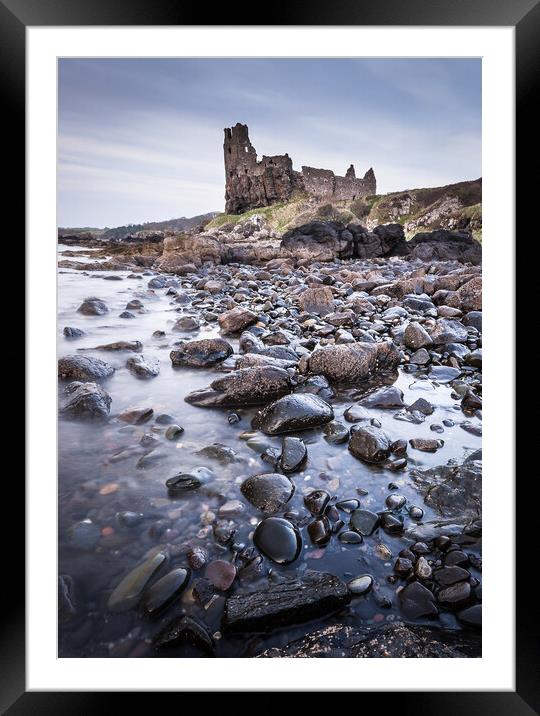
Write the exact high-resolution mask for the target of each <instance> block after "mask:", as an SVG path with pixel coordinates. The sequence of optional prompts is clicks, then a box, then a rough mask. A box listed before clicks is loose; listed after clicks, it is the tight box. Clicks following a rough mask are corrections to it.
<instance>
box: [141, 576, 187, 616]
mask: <svg viewBox="0 0 540 716" xmlns="http://www.w3.org/2000/svg"><path fill="white" fill-rule="evenodd" d="M190 574H191V570H189V569H185V568H184V567H179V568H178V569H173V570H172V571H171V572H169V573H168V574H166V575H165V576H164V577H161V579H158V581H157V582H155V583H154V584H153V585H152V586H151V587H150V588H149V589H148V590H147V591H146V594H145V596H144V600H143V604H144V610H145V611H146V612H147V613H148V614H154V613H155V612H158V611H160V610H161V609H163V608H164V607H166V606H167V605H168V604H170V603H171V602H172V601H173V600H174V599H176V597H178V596H179V595H180V594H181V593H182V592H183V591H184V589H185V588H186V587H187V584H188V582H189V578H190Z"/></svg>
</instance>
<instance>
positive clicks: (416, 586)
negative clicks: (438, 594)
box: [399, 582, 439, 619]
mask: <svg viewBox="0 0 540 716" xmlns="http://www.w3.org/2000/svg"><path fill="white" fill-rule="evenodd" d="M399 603H400V608H401V611H402V612H403V614H404V615H405V616H406V617H407V618H409V619H418V618H419V617H436V616H437V614H438V613H439V612H438V609H437V607H436V605H435V598H434V596H433V594H432V593H431V592H430V591H429V589H427V587H424V586H423V585H422V584H420V583H419V582H412V583H411V584H408V585H407V586H406V587H405V588H404V589H402V590H401V591H400V592H399Z"/></svg>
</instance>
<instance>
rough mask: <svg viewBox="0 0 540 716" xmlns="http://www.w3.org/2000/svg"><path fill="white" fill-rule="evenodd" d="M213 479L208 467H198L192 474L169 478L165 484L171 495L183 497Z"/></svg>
mask: <svg viewBox="0 0 540 716" xmlns="http://www.w3.org/2000/svg"><path fill="white" fill-rule="evenodd" d="M212 477H213V473H212V472H211V470H208V468H206V467H198V468H196V469H195V470H192V472H190V473H180V474H179V475H174V477H169V479H168V480H167V481H166V482H165V485H166V487H167V490H168V491H169V494H170V495H182V494H184V493H185V492H190V491H191V490H197V489H198V488H199V487H200V486H201V485H203V484H205V483H206V482H208V481H209V480H211V479H212Z"/></svg>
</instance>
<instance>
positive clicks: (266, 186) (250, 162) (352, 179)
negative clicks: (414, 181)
mask: <svg viewBox="0 0 540 716" xmlns="http://www.w3.org/2000/svg"><path fill="white" fill-rule="evenodd" d="M223 152H224V156H225V211H226V213H227V214H242V213H243V212H245V211H248V210H249V209H257V208H259V207H262V206H270V205H271V204H276V203H278V202H284V201H289V199H291V197H292V195H293V192H294V191H295V190H299V191H304V192H306V193H307V194H309V195H311V196H313V197H314V198H315V199H316V200H318V201H330V202H331V201H346V200H352V199H357V198H359V197H362V196H369V195H371V194H375V193H376V188H377V184H376V180H375V174H374V172H373V169H369V171H367V172H366V174H365V175H364V177H363V178H362V179H357V178H356V173H355V170H354V166H353V165H352V164H351V165H350V167H349V168H348V169H347V172H346V174H345V176H344V177H340V176H336V175H335V174H334V172H333V171H331V170H330V169H315V168H314V167H302V171H301V172H297V171H294V170H293V167H292V159H291V158H290V157H289V155H288V154H278V155H276V156H272V157H267V156H263V157H262V159H261V160H258V159H257V152H256V150H255V147H254V146H253V145H252V144H251V142H250V140H249V133H248V127H247V125H245V124H240V123H239V124H236V125H235V126H234V127H231V128H226V129H225V141H224V143H223Z"/></svg>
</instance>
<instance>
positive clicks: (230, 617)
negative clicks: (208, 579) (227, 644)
mask: <svg viewBox="0 0 540 716" xmlns="http://www.w3.org/2000/svg"><path fill="white" fill-rule="evenodd" d="M350 600H351V595H350V593H349V590H348V589H347V585H346V584H345V583H344V582H342V581H341V579H339V577H336V576H334V575H333V574H328V573H327V572H314V571H311V570H307V571H306V572H305V573H304V576H303V577H302V578H300V579H298V578H293V579H287V580H286V581H284V582H282V583H280V584H276V585H274V586H272V587H269V588H268V589H262V590H259V591H256V592H251V593H250V594H236V595H234V596H232V597H229V598H228V599H227V601H226V602H225V611H224V615H223V622H222V626H223V629H224V631H226V632H228V633H231V632H237V633H238V632H264V631H268V630H270V629H274V628H276V627H280V626H287V625H290V624H298V623H302V622H306V621H309V620H310V619H315V618H317V617H322V616H326V615H327V614H331V613H332V612H335V611H337V610H339V609H341V608H342V607H344V606H346V605H347V604H348V603H349V602H350Z"/></svg>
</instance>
